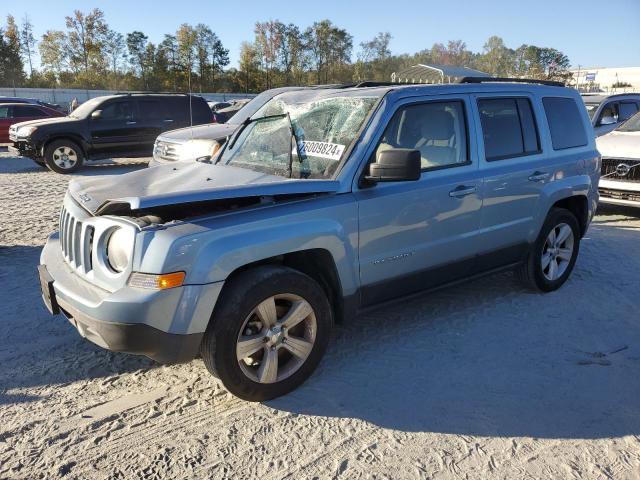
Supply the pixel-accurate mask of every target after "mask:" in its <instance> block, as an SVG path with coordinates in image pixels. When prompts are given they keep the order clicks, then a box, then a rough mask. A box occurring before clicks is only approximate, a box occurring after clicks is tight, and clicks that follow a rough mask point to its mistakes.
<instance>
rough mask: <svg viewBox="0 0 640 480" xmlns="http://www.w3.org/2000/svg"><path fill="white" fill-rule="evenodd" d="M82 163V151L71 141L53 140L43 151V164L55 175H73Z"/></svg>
mask: <svg viewBox="0 0 640 480" xmlns="http://www.w3.org/2000/svg"><path fill="white" fill-rule="evenodd" d="M83 162H84V155H83V153H82V150H81V149H80V147H79V146H78V145H77V144H76V143H75V142H72V141H71V140H66V139H62V140H55V141H53V142H51V143H50V144H48V145H47V146H46V147H45V149H44V163H45V165H46V166H47V168H49V170H52V171H54V172H56V173H73V172H75V171H76V170H78V169H79V168H80V167H82V163H83Z"/></svg>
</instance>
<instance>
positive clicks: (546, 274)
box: [518, 208, 580, 292]
mask: <svg viewBox="0 0 640 480" xmlns="http://www.w3.org/2000/svg"><path fill="white" fill-rule="evenodd" d="M579 250H580V227H579V225H578V220H577V219H576V217H575V215H573V213H571V212H570V211H569V210H566V209H564V208H554V209H553V210H551V212H549V215H548V216H547V219H546V220H545V222H544V225H543V226H542V229H541V230H540V234H539V235H538V238H537V240H536V242H535V243H534V244H533V246H532V248H531V250H530V251H529V255H528V258H527V261H526V262H525V263H524V264H523V265H522V266H521V267H520V268H519V270H518V275H519V277H520V278H521V279H522V280H523V281H524V282H525V283H526V284H527V285H529V286H531V287H533V288H535V289H537V290H541V291H543V292H551V291H553V290H557V289H558V288H560V287H561V286H562V285H563V284H564V282H566V281H567V279H568V278H569V275H571V271H572V270H573V267H574V265H575V263H576V259H577V257H578V251H579Z"/></svg>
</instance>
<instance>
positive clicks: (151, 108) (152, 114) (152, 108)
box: [139, 100, 168, 121]
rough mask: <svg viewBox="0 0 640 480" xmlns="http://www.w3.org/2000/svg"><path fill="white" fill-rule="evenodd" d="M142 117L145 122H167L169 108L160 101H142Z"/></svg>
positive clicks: (140, 102)
mask: <svg viewBox="0 0 640 480" xmlns="http://www.w3.org/2000/svg"><path fill="white" fill-rule="evenodd" d="M139 106H140V117H141V118H142V119H143V120H158V121H162V120H166V119H167V118H168V117H167V108H166V106H165V105H164V104H163V102H162V101H160V100H140V101H139Z"/></svg>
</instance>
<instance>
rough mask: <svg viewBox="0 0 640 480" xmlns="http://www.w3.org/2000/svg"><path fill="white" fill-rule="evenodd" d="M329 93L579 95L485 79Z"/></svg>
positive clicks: (354, 88)
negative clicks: (527, 92) (535, 93)
mask: <svg viewBox="0 0 640 480" xmlns="http://www.w3.org/2000/svg"><path fill="white" fill-rule="evenodd" d="M324 91H326V93H327V95H332V94H336V93H342V94H345V95H349V96H350V95H354V96H357V95H358V94H359V93H360V94H362V93H364V92H366V93H367V94H373V95H374V96H384V95H386V94H387V93H389V92H398V93H401V94H402V95H406V96H413V95H416V96H417V95H439V94H446V93H479V92H495V93H498V92H523V91H536V92H540V93H544V94H547V95H557V94H559V93H563V94H564V95H566V94H567V93H570V94H571V95H577V94H578V92H577V91H576V90H575V89H573V88H569V87H562V86H552V85H549V84H538V83H526V82H516V81H514V82H508V81H494V82H491V81H483V82H481V83H475V82H474V83H444V84H382V85H379V84H375V83H373V84H372V85H371V86H369V85H362V86H358V85H354V86H346V88H344V87H343V88H340V87H336V88H326V89H324Z"/></svg>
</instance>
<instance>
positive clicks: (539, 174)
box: [529, 172, 551, 182]
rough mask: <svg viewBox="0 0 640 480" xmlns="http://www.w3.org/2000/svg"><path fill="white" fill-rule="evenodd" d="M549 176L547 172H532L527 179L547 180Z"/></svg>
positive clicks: (531, 180)
mask: <svg viewBox="0 0 640 480" xmlns="http://www.w3.org/2000/svg"><path fill="white" fill-rule="evenodd" d="M549 177H551V174H550V173H547V172H533V174H531V175H530V176H529V181H530V182H544V181H545V180H549Z"/></svg>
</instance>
